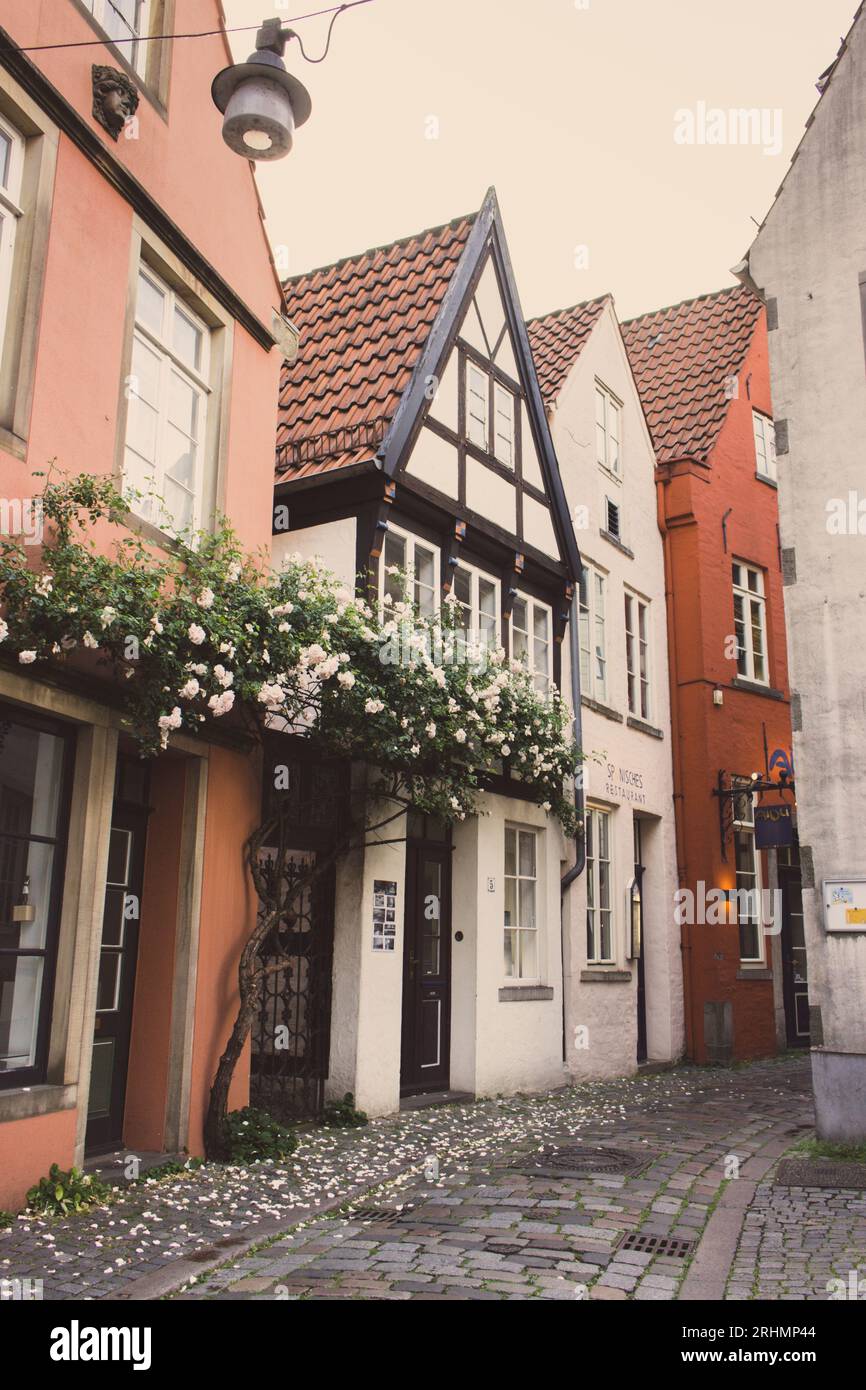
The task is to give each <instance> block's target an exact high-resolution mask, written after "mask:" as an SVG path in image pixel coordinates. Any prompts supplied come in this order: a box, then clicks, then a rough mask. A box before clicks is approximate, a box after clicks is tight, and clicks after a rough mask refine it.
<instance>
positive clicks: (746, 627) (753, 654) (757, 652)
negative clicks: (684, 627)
mask: <svg viewBox="0 0 866 1390" xmlns="http://www.w3.org/2000/svg"><path fill="white" fill-rule="evenodd" d="M732 575H733V582H734V632H735V634H736V639H737V671H738V672H739V674H740V675H741V676H744V677H745V678H746V679H747V680H751V681H758V682H759V683H760V684H761V685H766V684H767V610H766V601H765V598H764V575H763V571H762V570H759V569H755V568H754V566H753V565H744V564H743V563H742V562H741V561H739V560H735V561H734V564H733V567H732Z"/></svg>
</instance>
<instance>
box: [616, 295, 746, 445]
mask: <svg viewBox="0 0 866 1390" xmlns="http://www.w3.org/2000/svg"><path fill="white" fill-rule="evenodd" d="M762 308H763V305H762V304H761V301H760V300H759V299H757V298H756V297H755V295H753V294H752V292H751V290H749V289H747V288H746V287H745V286H744V285H735V286H733V287H732V288H730V289H726V290H719V291H718V292H717V293H716V294H704V295H701V296H700V298H698V299H688V300H686V301H685V302H684V303H682V304H675V305H673V307H672V308H670V309H659V310H658V311H657V312H656V313H654V314H642V315H641V316H640V318H636V319H630V320H627V321H626V322H625V323H623V324H622V325H621V327H622V334H623V338H624V339H625V345H626V349H627V351H628V355H629V359H630V361H631V367H632V371H633V372H634V377H635V381H636V382H637V388H638V391H639V392H640V397H641V402H642V404H643V408H644V412H645V414H646V417H647V423H648V425H649V428H650V434H651V435H652V438H653V443H654V445H655V451H656V458H657V459H658V461H659V463H676V462H677V461H678V460H681V459H686V458H689V459H697V460H699V461H700V462H706V460H707V458H708V457H709V455H710V453H711V451H712V449H713V446H714V445H715V442H716V440H717V438H718V435H719V430H720V429H721V427H722V425H723V424H724V420H725V415H726V414H727V409H728V399H729V398H728V395H727V394H726V385H725V384H726V381H727V379H728V378H729V377H732V376H735V375H736V374H737V373H738V372H739V370H740V368H741V367H742V365H743V358H744V357H745V355H746V352H747V350H748V347H749V344H750V343H751V341H752V335H753V333H754V331H755V324H756V323H757V321H758V318H759V316H760V314H761V311H762Z"/></svg>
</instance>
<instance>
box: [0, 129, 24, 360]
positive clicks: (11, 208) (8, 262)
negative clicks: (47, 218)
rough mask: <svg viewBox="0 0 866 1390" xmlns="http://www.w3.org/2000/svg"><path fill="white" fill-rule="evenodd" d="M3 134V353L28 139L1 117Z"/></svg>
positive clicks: (0, 296) (0, 206) (0, 308)
mask: <svg viewBox="0 0 866 1390" xmlns="http://www.w3.org/2000/svg"><path fill="white" fill-rule="evenodd" d="M0 130H2V132H3V134H4V135H5V136H6V138H7V139H8V140H9V168H8V171H7V174H6V182H5V183H4V184H0V218H2V227H0V352H2V348H3V343H4V342H5V339H6V320H7V317H8V314H9V301H10V298H11V295H12V277H13V275H14V271H15V242H16V240H17V237H18V223H19V221H20V219H21V218H22V217H23V216H24V209H23V208H22V207H21V185H22V182H23V178H24V151H25V141H24V136H23V135H22V134H21V133H20V131H18V130H16V129H15V126H13V125H10V123H9V122H8V121H7V120H6V119H5V118H3V117H0Z"/></svg>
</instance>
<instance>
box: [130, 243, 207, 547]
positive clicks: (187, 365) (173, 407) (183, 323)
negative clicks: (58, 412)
mask: <svg viewBox="0 0 866 1390" xmlns="http://www.w3.org/2000/svg"><path fill="white" fill-rule="evenodd" d="M210 347H211V335H210V330H209V329H208V327H207V325H206V324H205V323H204V322H203V321H202V320H201V319H200V318H199V317H198V316H197V315H196V314H195V313H193V311H192V310H191V309H190V308H189V306H188V305H187V304H186V303H185V302H184V301H183V300H182V299H181V298H180V297H179V296H178V295H177V294H176V293H175V291H174V290H173V289H171V287H170V286H169V285H168V284H166V283H165V281H163V280H161V279H160V278H159V276H158V275H157V274H156V273H155V272H154V271H153V270H151V269H150V267H149V266H142V267H141V269H140V270H139V273H138V292H137V297H136V308H135V334H134V339H133V346H132V367H131V381H130V385H129V415H128V419H127V428H126V454H125V459H124V468H123V481H124V489H125V491H126V492H127V493H128V494H129V495H130V509H131V510H132V511H133V512H135V514H136V515H137V516H140V517H142V518H143V519H144V520H145V521H150V522H152V523H153V525H155V526H158V527H159V528H160V529H161V530H163V531H166V532H169V533H177V532H180V531H183V530H185V529H187V528H192V529H195V528H197V527H199V526H200V525H201V524H202V520H203V518H202V511H203V495H204V490H205V466H206V451H207V436H206V424H207V406H208V396H209V395H210V386H209V384H208V372H209V359H210Z"/></svg>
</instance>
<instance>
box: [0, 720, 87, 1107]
mask: <svg viewBox="0 0 866 1390" xmlns="http://www.w3.org/2000/svg"><path fill="white" fill-rule="evenodd" d="M70 753H71V742H70V736H69V735H68V734H66V733H64V732H63V731H62V729H61V727H60V726H59V725H58V726H52V725H50V724H48V723H47V722H46V723H42V722H36V721H34V722H32V723H31V722H30V721H29V720H26V719H23V718H20V717H19V716H18V714H17V713H13V712H11V711H8V710H3V709H0V1085H6V1086H9V1085H25V1084H28V1083H31V1082H33V1081H37V1082H38V1081H44V1079H45V1073H44V1066H45V1054H46V1051H47V1042H48V1023H49V1014H50V1001H51V988H52V977H53V973H54V958H55V955H56V950H57V935H58V924H59V916H60V898H61V888H60V885H61V875H62V873H63V857H64V834H65V827H66V822H67V812H66V802H67V788H68V781H69V770H70Z"/></svg>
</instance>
